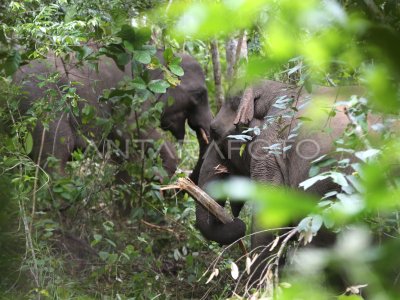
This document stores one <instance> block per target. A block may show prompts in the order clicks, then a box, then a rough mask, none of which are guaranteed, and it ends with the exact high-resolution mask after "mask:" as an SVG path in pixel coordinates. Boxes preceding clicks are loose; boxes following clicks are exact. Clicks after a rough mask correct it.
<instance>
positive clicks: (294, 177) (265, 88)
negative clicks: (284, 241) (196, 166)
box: [196, 81, 362, 279]
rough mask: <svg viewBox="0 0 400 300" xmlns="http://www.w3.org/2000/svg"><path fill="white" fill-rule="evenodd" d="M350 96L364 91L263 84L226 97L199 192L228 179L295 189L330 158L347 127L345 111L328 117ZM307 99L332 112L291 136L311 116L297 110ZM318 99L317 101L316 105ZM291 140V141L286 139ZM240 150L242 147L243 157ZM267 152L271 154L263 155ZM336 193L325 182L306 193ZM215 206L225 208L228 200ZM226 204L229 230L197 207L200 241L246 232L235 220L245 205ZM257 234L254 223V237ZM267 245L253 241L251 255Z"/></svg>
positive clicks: (259, 238) (228, 239) (223, 240)
mask: <svg viewBox="0 0 400 300" xmlns="http://www.w3.org/2000/svg"><path fill="white" fill-rule="evenodd" d="M353 94H358V95H361V94H362V89H360V88H357V87H346V88H327V87H318V88H315V89H314V91H313V93H312V95H310V94H308V93H307V92H306V91H305V89H302V88H299V87H296V86H291V85H288V84H284V83H280V82H275V81H262V82H261V83H259V84H257V85H255V86H253V87H250V88H248V89H246V90H244V91H243V92H239V93H238V94H236V95H235V96H233V97H230V99H229V100H228V101H227V102H226V103H225V104H224V105H223V107H222V108H221V110H220V111H219V112H218V114H217V116H216V117H215V119H214V120H213V121H212V123H211V137H212V141H211V143H210V147H209V149H208V151H207V153H206V158H205V160H204V163H203V165H202V168H201V171H200V178H199V186H200V187H201V188H203V189H205V190H207V186H208V184H209V183H210V182H212V181H217V180H222V179H225V178H227V177H229V176H244V177H249V178H251V179H253V180H256V181H258V182H262V183H268V184H272V185H284V186H288V187H291V188H294V189H296V188H298V187H299V183H301V182H302V181H304V180H306V179H307V178H308V174H309V170H310V167H311V161H312V160H314V159H315V158H317V157H319V156H321V155H324V154H327V153H329V152H330V151H331V150H332V149H333V141H334V140H335V139H336V138H337V137H339V136H340V135H341V134H342V133H343V131H344V130H345V128H346V126H347V125H348V123H349V119H348V116H347V115H346V112H345V110H344V108H343V107H340V106H338V107H336V112H335V114H332V106H333V104H334V102H335V101H341V100H347V99H349V98H350V96H351V95H353ZM310 96H312V97H313V100H312V101H311V102H310V103H312V105H308V106H309V107H311V108H314V107H315V106H316V105H317V103H318V102H319V103H321V102H322V103H323V106H324V107H330V108H331V109H330V110H328V111H327V113H326V114H325V115H323V116H321V115H320V116H319V117H320V118H321V119H320V120H318V121H317V122H309V123H310V125H307V122H304V124H303V125H302V127H300V128H299V129H298V130H297V131H296V130H295V131H293V129H295V128H296V127H297V126H298V125H299V122H300V121H299V120H300V119H301V118H300V119H299V117H302V116H303V117H304V115H307V114H308V113H311V111H309V110H308V109H301V107H302V106H304V105H306V104H307V102H309V101H310V100H309V99H310ZM318 98H319V99H321V101H318V100H317V99H318ZM285 101H286V102H285ZM282 103H290V105H289V106H290V107H297V109H295V110H293V108H284V107H282ZM290 113H292V115H290ZM328 116H329V117H328ZM266 122H267V127H266V128H265V129H264V130H261V132H260V134H259V135H254V137H253V139H252V140H251V141H241V140H235V139H229V138H227V137H228V136H229V135H240V134H242V131H243V128H241V125H243V123H245V124H246V125H248V127H250V128H255V127H257V126H258V127H259V128H261V127H263V125H264V124H265V123H266ZM328 128H329V130H328ZM291 134H293V136H292V137H289V135H291ZM243 144H246V146H245V148H244V151H243V152H242V151H241V149H242V150H243V148H242V145H243ZM277 145H281V148H284V147H288V148H287V149H289V148H290V149H289V150H287V151H285V152H283V153H282V154H277V153H276V151H275V153H274V151H273V150H274V149H275V150H276V146H277ZM271 146H272V147H271ZM266 147H267V148H266ZM268 147H270V150H271V151H268V150H266V149H268ZM241 152H242V153H241ZM336 189H338V186H337V185H336V184H334V183H333V182H330V181H325V182H323V183H322V184H317V185H314V186H313V187H312V188H310V189H309V190H308V191H310V192H311V193H315V194H317V195H324V194H325V193H326V192H328V191H331V190H336ZM234 200H246V199H234ZM217 201H218V202H219V204H220V205H222V206H224V205H225V202H226V199H217ZM230 204H231V208H232V213H233V216H234V220H233V221H232V222H231V223H228V224H222V223H221V222H219V221H218V220H216V218H215V217H213V216H212V215H211V214H210V213H208V211H207V210H206V209H204V208H203V207H201V206H200V205H198V206H197V207H196V225H197V227H198V228H199V230H200V231H201V233H202V234H203V235H204V237H206V238H207V239H210V240H213V241H216V242H218V243H220V244H230V243H233V242H234V241H236V240H237V239H239V238H241V237H243V236H244V235H245V232H246V226H245V224H244V223H243V222H242V221H241V220H240V219H238V218H237V217H238V215H239V213H240V210H241V208H242V206H243V202H240V201H231V202H230ZM257 230H258V228H257V225H256V222H255V220H253V229H252V232H255V231H257ZM270 239H271V237H270V236H266V235H265V234H255V235H252V241H251V243H252V246H251V247H252V249H255V248H257V247H259V246H263V245H266V244H268V242H267V241H268V240H270ZM261 248H262V247H261ZM262 257H263V256H262V255H260V257H259V259H258V261H257V262H256V263H255V264H254V268H257V266H258V265H259V263H260V262H261V261H262ZM260 272H261V269H259V272H257V271H255V272H253V274H254V275H253V279H254V278H261V275H262V274H260Z"/></svg>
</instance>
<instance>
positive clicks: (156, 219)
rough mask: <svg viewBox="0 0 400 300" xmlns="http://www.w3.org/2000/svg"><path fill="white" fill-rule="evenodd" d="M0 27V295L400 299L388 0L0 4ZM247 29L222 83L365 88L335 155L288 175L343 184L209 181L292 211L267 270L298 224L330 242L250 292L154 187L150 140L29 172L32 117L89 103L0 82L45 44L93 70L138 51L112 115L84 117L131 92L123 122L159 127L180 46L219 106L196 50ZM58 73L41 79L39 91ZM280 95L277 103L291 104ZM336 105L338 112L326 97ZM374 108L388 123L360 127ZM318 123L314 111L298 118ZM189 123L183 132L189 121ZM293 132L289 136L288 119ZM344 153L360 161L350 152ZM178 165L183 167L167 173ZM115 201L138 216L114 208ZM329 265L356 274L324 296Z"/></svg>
mask: <svg viewBox="0 0 400 300" xmlns="http://www.w3.org/2000/svg"><path fill="white" fill-rule="evenodd" d="M0 20H1V23H0V90H1V91H2V92H1V95H0V118H1V123H0V140H1V141H2V142H1V144H0V172H1V178H0V207H1V211H0V228H1V232H0V278H1V279H0V280H1V281H0V297H4V299H10V298H22V299H47V298H48V299H92V298H93V299H97V298H99V299H143V298H145V299H147V298H149V299H155V298H160V299H164V298H166V299H168V298H178V299H180V298H204V299H208V298H216V299H219V298H228V297H232V298H234V299H241V297H242V296H243V297H251V296H252V297H253V299H258V298H262V297H266V298H268V297H275V298H276V299H294V298H299V299H328V298H330V297H336V298H339V299H363V295H365V294H366V296H365V297H366V298H371V299H398V297H399V296H400V289H399V284H398V282H397V278H398V272H399V266H400V261H399V258H398V254H397V251H398V250H397V249H398V248H399V246H400V245H399V242H398V235H399V230H400V225H399V222H400V221H399V214H398V211H397V210H398V205H399V199H400V190H399V188H400V177H399V169H398V167H399V165H400V145H399V141H400V140H399V133H398V128H399V126H398V124H399V123H398V122H399V120H398V118H399V112H400V97H399V82H400V81H399V77H400V60H399V53H400V4H399V3H398V1H396V0H375V1H373V0H363V1H361V0H341V1H334V0H326V1H317V0H302V1H293V0H280V1H276V0H256V1H254V0H253V1H236V0H234V1H193V2H191V1H182V2H180V1H168V2H163V1H134V3H133V4H132V1H125V0H113V1H96V0H87V1H67V0H49V1H36V0H20V1H10V0H6V1H3V2H2V3H0ZM232 20H235V22H232ZM243 31H246V32H247V36H248V38H247V43H248V53H249V56H248V59H247V60H246V59H241V60H239V61H238V62H237V63H238V66H236V67H235V68H236V73H235V75H237V78H236V81H235V82H236V83H232V82H231V81H230V80H228V78H227V76H223V77H224V79H225V80H224V81H223V85H224V88H225V90H226V89H228V88H230V87H231V86H232V85H235V84H236V85H247V84H250V83H251V82H252V81H254V80H257V79H259V78H269V79H275V80H279V81H284V82H288V83H293V84H296V85H298V86H299V87H301V88H304V89H306V90H307V91H310V92H311V91H312V90H313V88H314V87H315V85H324V86H341V85H359V84H360V85H363V86H364V87H365V89H366V91H367V94H366V95H367V96H366V98H356V97H353V98H351V99H349V100H348V101H347V102H346V103H342V104H343V105H347V106H348V108H349V119H350V122H349V127H348V129H347V130H346V131H345V132H344V133H343V137H342V138H341V139H339V140H337V141H336V142H335V148H336V151H335V153H332V155H329V156H324V157H319V158H317V159H316V160H315V161H314V162H313V165H312V168H311V170H310V174H309V175H310V178H309V179H308V180H306V181H304V182H303V183H302V184H301V186H300V188H302V189H304V190H307V188H309V187H310V186H312V185H313V184H315V183H317V182H319V181H320V180H323V179H326V178H331V179H332V180H333V181H334V182H336V183H337V184H339V185H340V186H341V191H340V192H334V193H332V194H329V195H325V197H324V198H322V199H314V198H313V197H310V196H309V195H307V194H304V193H302V192H293V191H290V192H289V191H286V190H283V189H276V188H270V187H268V186H265V185H260V184H256V183H254V182H251V181H248V180H240V181H234V182H226V183H223V184H222V185H219V186H216V187H215V191H214V192H215V195H217V194H218V195H222V194H223V195H226V196H228V197H235V195H237V194H240V195H243V192H244V191H245V193H246V196H247V197H248V198H249V199H252V200H254V202H256V204H257V207H259V209H260V210H259V215H260V218H261V220H264V225H265V226H267V227H270V228H279V227H281V226H287V224H288V222H289V221H290V220H293V219H296V220H301V221H300V222H298V225H297V227H293V228H289V229H288V228H283V229H282V230H278V234H277V238H276V239H275V240H274V244H273V245H271V248H274V249H275V250H276V251H277V252H278V253H277V254H276V256H275V258H277V260H274V261H273V262H277V263H279V259H280V255H281V254H279V251H284V250H287V249H289V250H293V251H294V250H296V249H297V247H298V245H297V244H298V243H287V242H285V241H286V240H285V238H286V237H288V236H294V235H296V236H297V237H298V240H299V241H300V242H301V244H304V245H305V244H309V243H310V242H312V240H313V239H314V237H315V236H316V235H318V234H320V233H321V234H323V233H324V232H325V231H329V232H334V233H335V235H337V240H336V242H335V243H334V244H333V245H331V246H330V247H326V248H324V249H313V248H307V247H305V248H304V249H302V248H301V247H300V248H299V249H298V251H297V252H298V253H297V259H298V260H300V261H302V262H303V263H304V262H306V263H307V265H308V267H307V269H304V268H300V267H299V265H298V264H296V261H294V262H293V263H292V264H291V265H290V266H288V267H287V268H285V269H281V270H280V272H279V278H272V275H271V278H269V279H271V280H270V281H271V284H270V285H269V286H267V288H265V287H263V288H260V289H258V290H251V291H248V290H246V287H245V284H246V282H245V281H246V279H245V273H246V269H248V265H249V261H250V263H251V260H252V259H253V257H251V255H249V256H248V257H240V254H239V249H236V247H227V248H225V249H222V248H220V247H219V245H217V244H215V243H210V242H207V241H205V240H204V239H203V238H202V237H201V235H200V233H199V232H198V231H197V230H196V229H195V227H194V200H193V199H192V198H191V197H189V196H188V195H184V194H183V193H178V194H174V193H172V192H170V191H162V192H160V185H161V184H167V183H168V182H169V180H168V179H166V178H165V176H164V177H163V178H164V179H163V180H162V181H161V182H160V180H156V178H157V176H158V175H160V174H162V175H165V171H164V170H163V169H162V165H161V162H160V158H159V157H158V153H157V152H156V151H154V150H151V149H150V150H149V151H148V153H147V156H146V157H144V158H142V159H141V160H140V161H138V162H137V163H126V164H124V165H123V166H121V167H117V166H115V165H112V164H109V163H108V162H109V157H110V155H111V154H114V152H115V151H116V149H108V151H110V153H108V154H107V153H106V154H104V155H101V156H99V155H98V153H97V152H96V151H95V150H93V149H92V151H85V152H84V153H83V152H82V151H80V150H76V151H75V152H74V153H73V155H72V159H71V161H70V162H69V163H68V166H67V169H66V174H63V175H61V174H57V173H53V174H49V173H48V172H47V171H45V170H44V169H42V168H41V167H40V166H39V165H37V164H36V163H35V162H34V161H33V160H32V159H31V158H30V156H29V154H30V153H31V152H32V147H33V140H32V139H33V137H32V134H31V131H32V129H33V128H34V125H35V124H36V122H37V121H38V120H40V121H41V122H43V123H44V124H46V123H47V124H48V123H49V122H51V121H52V118H54V115H55V112H58V111H60V110H65V111H68V112H69V113H71V114H81V115H82V116H84V118H87V119H88V120H89V119H90V118H93V115H92V111H91V109H90V107H85V108H84V109H83V110H81V111H80V110H79V109H77V106H78V104H79V103H84V99H80V98H79V96H77V94H76V83H73V82H71V83H70V84H69V85H67V86H65V87H64V89H63V92H62V96H61V97H60V95H59V94H57V93H56V92H55V91H54V90H52V89H50V88H49V90H48V91H46V97H45V98H44V99H41V100H40V101H38V103H37V105H35V107H34V109H33V110H32V111H31V112H30V113H29V114H28V115H27V116H23V117H21V116H19V106H18V97H19V96H20V95H21V87H20V86H16V85H14V84H13V83H12V76H13V74H14V73H15V72H16V71H17V70H18V68H19V67H20V66H21V65H24V64H27V63H29V62H30V61H32V60H35V59H37V58H43V57H45V55H46V54H47V53H49V52H51V53H54V54H55V55H57V56H59V57H62V58H63V59H65V60H67V61H68V60H70V59H76V60H77V61H78V63H81V64H89V65H91V66H92V67H93V68H96V66H97V64H98V60H99V57H101V56H108V57H111V58H112V59H113V60H114V61H115V62H116V63H117V64H118V65H119V66H120V67H121V68H122V67H123V66H125V65H127V64H128V62H129V61H132V62H133V63H132V64H131V65H132V68H131V72H132V75H133V77H134V78H135V79H134V80H131V81H127V82H124V83H123V84H121V86H119V87H118V89H115V90H112V91H105V93H104V94H103V95H102V97H101V101H105V102H107V101H108V102H112V103H113V105H116V106H118V108H119V109H118V112H119V113H118V114H116V115H115V116H113V118H111V119H107V120H105V119H104V120H96V121H97V123H98V125H99V126H102V128H103V130H104V133H106V132H107V131H108V130H109V129H110V128H111V127H112V126H115V125H116V124H122V125H124V122H125V119H124V116H125V114H126V112H127V111H131V110H133V111H138V112H140V110H141V107H142V104H143V102H144V101H146V100H147V99H152V100H151V101H154V102H152V105H151V108H150V109H149V110H147V111H145V112H142V114H141V116H140V118H139V120H138V122H137V123H136V124H135V126H134V128H133V132H134V133H136V132H137V131H138V130H139V131H140V130H141V129H142V128H147V127H158V126H159V124H158V123H159V116H160V113H161V111H162V105H160V103H157V99H156V98H154V97H153V96H154V94H155V93H163V92H165V91H166V89H167V88H169V87H170V86H175V85H177V84H179V76H181V75H182V68H181V67H180V65H179V63H180V61H179V60H177V59H176V57H175V56H174V54H173V53H174V52H178V51H187V52H189V53H190V54H192V55H193V56H195V57H196V58H197V59H198V60H199V62H200V63H201V64H202V66H203V69H204V70H205V73H206V76H207V83H208V85H209V92H210V95H211V97H210V99H211V100H210V101H212V103H211V104H212V106H213V107H214V108H215V107H217V106H218V105H217V104H216V103H215V100H214V94H215V92H216V90H215V87H214V84H213V77H212V68H213V66H212V65H211V54H210V50H209V46H208V45H209V43H210V41H211V40H217V41H219V42H220V43H219V49H220V53H223V50H225V49H224V46H223V44H224V41H225V40H226V39H228V38H231V37H235V36H238V35H239V36H240V35H241V34H242V33H243ZM160 47H164V48H165V49H166V50H165V51H164V58H165V61H166V63H165V64H160V63H159V61H158V60H157V59H156V58H155V52H156V48H160ZM220 60H221V65H222V72H223V74H225V73H226V70H227V69H228V62H227V60H226V59H225V57H224V55H221V57H220ZM148 69H160V70H161V71H162V72H163V74H164V79H160V80H155V81H150V82H149V80H148V78H147V71H148ZM57 76H58V75H57V74H54V75H53V76H50V77H49V78H39V79H40V81H41V84H42V85H43V86H46V85H48V84H51V83H52V82H55V81H57V79H58V77H57ZM281 100H282V99H281ZM292 104H293V103H290V102H287V101H286V102H285V101H283V102H282V101H281V102H279V101H277V103H276V105H277V106H283V107H284V108H285V109H290V107H291V105H292ZM330 113H333V114H334V111H333V110H332V108H330ZM370 114H376V115H379V116H381V118H382V120H383V121H382V122H379V123H378V124H376V125H375V127H372V128H371V127H368V124H367V116H368V115H370ZM321 118H323V116H322V114H321V112H320V111H318V110H315V111H314V112H313V113H312V114H311V115H310V116H309V118H307V119H304V120H302V121H304V122H313V121H314V122H319V121H321ZM247 130H249V129H247ZM250 130H255V129H254V128H253V129H251V128H250ZM187 131H188V132H187V136H189V139H190V140H191V141H194V139H195V136H194V134H193V132H190V131H189V130H187ZM247 132H248V131H247ZM291 133H292V134H294V135H295V134H296V131H295V129H293V131H292V132H291ZM244 134H245V133H244ZM132 138H134V137H133V136H132ZM195 145H196V143H195V142H194V143H186V144H185V145H184V148H179V147H180V145H178V148H179V149H180V159H181V162H180V166H179V167H180V169H181V170H188V169H190V168H191V167H193V164H194V162H195V159H196V157H195V155H196V154H197V149H196V146H195ZM269 150H272V151H276V152H277V155H280V154H282V153H283V152H284V151H287V150H288V149H285V148H284V147H283V146H282V145H274V147H273V149H269ZM113 151H114V152H113ZM347 154H351V155H353V156H354V157H356V158H357V161H356V162H353V161H350V160H349V159H347V158H346V155H347ZM338 157H341V159H338ZM48 163H49V164H50V165H51V164H56V163H57V162H56V161H55V160H54V159H53V160H51V159H49V162H48ZM117 168H124V170H127V171H128V172H129V174H130V175H132V181H131V182H129V183H126V184H120V185H117V184H115V183H114V181H113V177H114V176H115V173H116V171H117ZM326 168H329V170H328V171H326ZM321 170H324V171H321ZM349 170H351V171H350V172H349ZM183 175H184V172H183V171H182V172H177V174H176V175H175V176H174V177H173V178H172V179H171V182H173V181H174V180H175V179H176V178H177V177H179V176H183ZM126 194H128V195H129V197H128V198H127V197H126ZM293 199H296V200H295V202H293ZM316 204H317V205H316ZM121 207H132V210H131V212H130V213H129V215H128V216H126V215H124V214H121ZM246 243H248V241H247V240H246ZM273 267H276V269H278V267H277V266H273ZM274 270H275V269H274ZM326 270H330V272H332V270H333V273H335V272H336V273H343V274H346V276H347V278H350V281H351V282H348V287H349V288H348V289H347V291H346V292H345V291H344V290H343V291H342V294H341V295H339V294H338V292H337V291H334V292H332V290H330V287H332V286H333V287H335V282H334V280H330V278H329V277H327V276H329V274H331V273H329V272H325V271H326ZM206 271H207V272H206ZM205 272H206V273H205ZM275 274H278V272H277V271H276V273H275ZM327 274H328V275H327ZM239 276H240V277H239ZM237 278H239V279H237ZM206 281H207V284H206ZM366 285H368V286H366ZM364 290H366V292H365V293H364V292H363V291H364ZM335 293H336V294H335ZM332 294H334V296H332Z"/></svg>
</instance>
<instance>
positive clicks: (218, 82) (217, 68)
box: [210, 40, 224, 110]
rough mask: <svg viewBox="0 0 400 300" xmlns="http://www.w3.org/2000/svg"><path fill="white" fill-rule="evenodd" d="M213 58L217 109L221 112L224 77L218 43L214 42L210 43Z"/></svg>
mask: <svg viewBox="0 0 400 300" xmlns="http://www.w3.org/2000/svg"><path fill="white" fill-rule="evenodd" d="M210 50H211V58H212V64H213V69H214V82H215V101H216V104H217V109H218V110H219V109H220V108H221V106H222V104H223V103H224V90H223V88H222V76H221V63H220V60H219V51H218V42H217V40H212V41H211V43H210Z"/></svg>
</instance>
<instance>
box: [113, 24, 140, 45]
mask: <svg viewBox="0 0 400 300" xmlns="http://www.w3.org/2000/svg"><path fill="white" fill-rule="evenodd" d="M117 36H118V37H120V38H121V39H122V40H124V41H128V42H129V43H131V44H132V45H135V40H136V33H135V29H134V28H133V27H132V26H130V25H127V24H125V25H123V26H122V27H121V30H120V31H119V32H118V33H117Z"/></svg>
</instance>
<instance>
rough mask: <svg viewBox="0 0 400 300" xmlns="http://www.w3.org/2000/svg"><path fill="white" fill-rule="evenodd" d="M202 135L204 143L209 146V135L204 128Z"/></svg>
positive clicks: (201, 129) (201, 130)
mask: <svg viewBox="0 0 400 300" xmlns="http://www.w3.org/2000/svg"><path fill="white" fill-rule="evenodd" d="M200 135H201V138H202V139H203V140H204V142H205V143H206V144H207V145H208V144H209V143H210V142H209V140H208V137H207V133H206V131H205V130H204V129H203V128H200Z"/></svg>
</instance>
